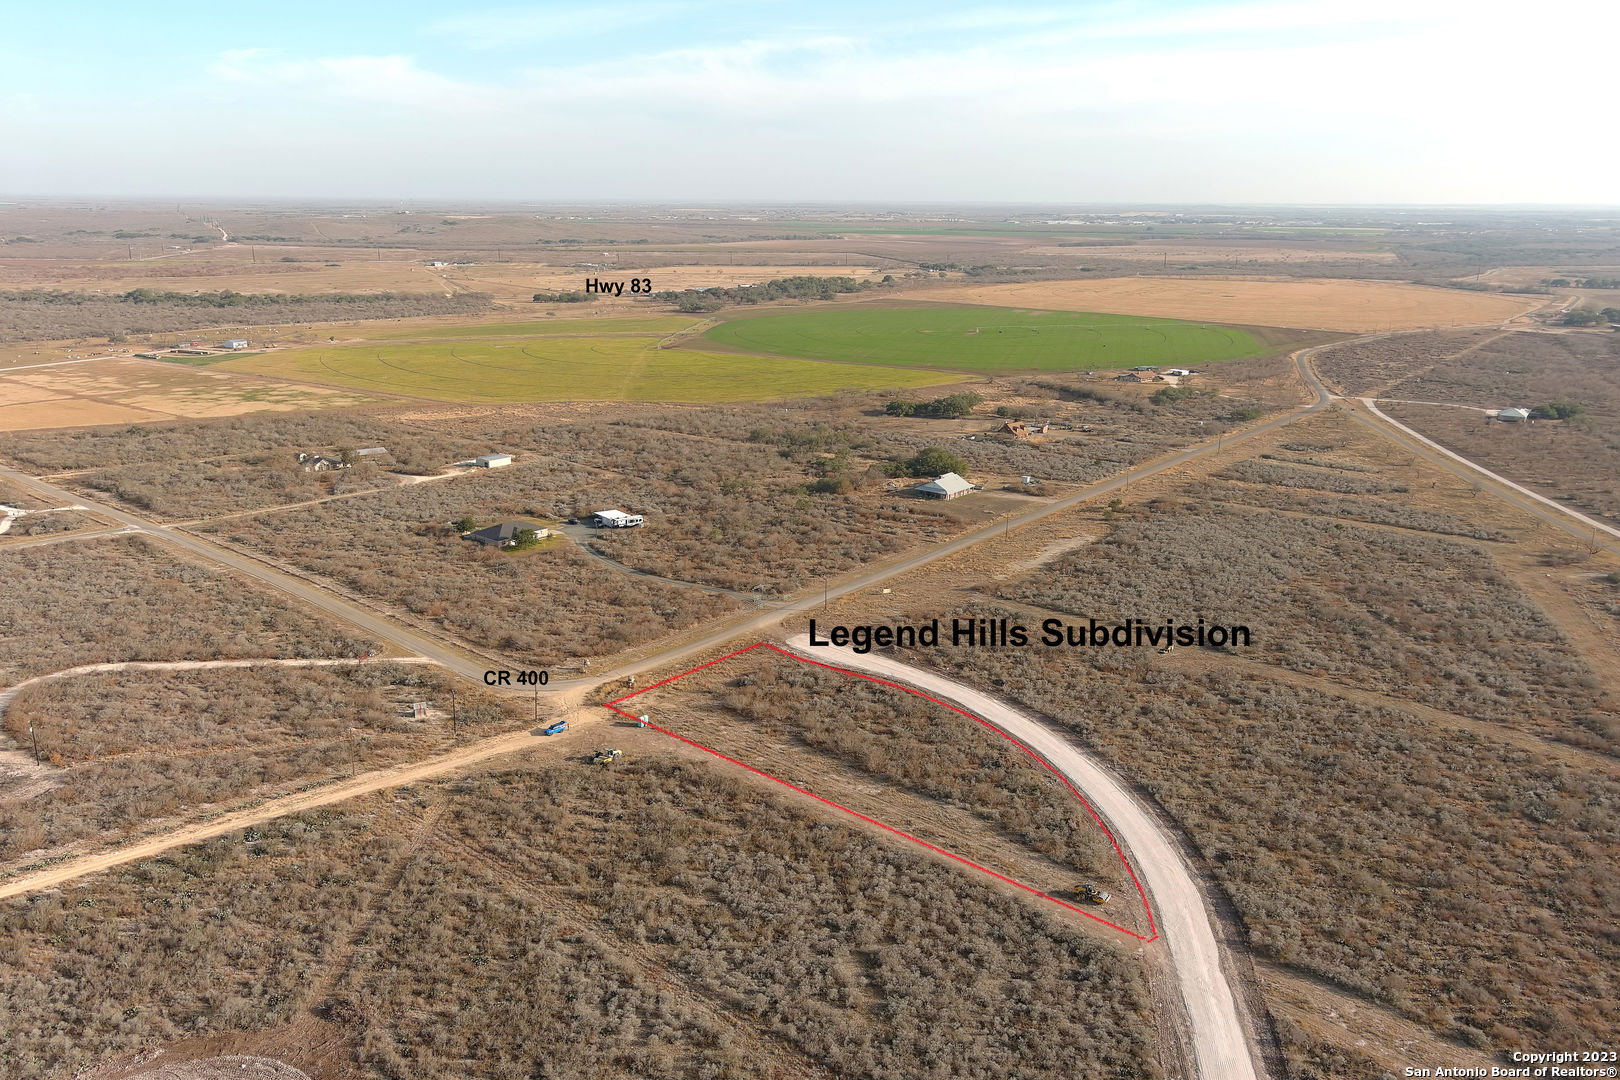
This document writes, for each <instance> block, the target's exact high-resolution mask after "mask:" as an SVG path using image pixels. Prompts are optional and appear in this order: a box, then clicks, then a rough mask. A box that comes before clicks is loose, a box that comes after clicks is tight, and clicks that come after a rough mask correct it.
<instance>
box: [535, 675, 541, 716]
mask: <svg viewBox="0 0 1620 1080" xmlns="http://www.w3.org/2000/svg"><path fill="white" fill-rule="evenodd" d="M534 722H535V723H537V724H538V723H539V722H540V684H539V683H535V684H534Z"/></svg>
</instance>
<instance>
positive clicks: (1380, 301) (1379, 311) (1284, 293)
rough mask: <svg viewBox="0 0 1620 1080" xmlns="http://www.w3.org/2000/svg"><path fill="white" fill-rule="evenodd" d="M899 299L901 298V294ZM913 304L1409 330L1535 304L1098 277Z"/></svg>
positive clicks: (925, 295) (1385, 291) (1297, 284)
mask: <svg viewBox="0 0 1620 1080" xmlns="http://www.w3.org/2000/svg"><path fill="white" fill-rule="evenodd" d="M901 295H906V294H901ZM911 295H913V296H915V297H916V298H917V299H920V300H934V301H950V302H953V303H959V304H991V305H994V306H996V307H1014V308H1030V309H1053V308H1055V309H1057V310H1060V311H1104V312H1113V313H1118V314H1123V315H1156V316H1161V317H1165V318H1176V319H1194V320H1206V319H1207V320H1215V321H1220V322H1227V323H1244V324H1253V325H1256V326H1287V327H1297V328H1300V329H1311V330H1344V331H1354V332H1361V333H1365V332H1368V331H1374V330H1416V329H1423V328H1429V327H1443V326H1469V325H1474V324H1479V323H1499V322H1502V321H1504V320H1507V319H1511V318H1513V317H1514V316H1517V315H1522V314H1524V313H1525V312H1526V311H1529V310H1530V309H1531V308H1533V307H1536V306H1538V304H1539V303H1540V301H1539V300H1527V299H1521V298H1510V297H1505V296H1492V295H1487V294H1482V293H1468V292H1456V291H1452V290H1449V289H1436V288H1430V287H1427V286H1422V285H1400V284H1394V283H1391V282H1383V281H1339V280H1320V279H1319V280H1302V281H1282V280H1277V281H1270V280H1255V279H1252V278H1241V279H1240V278H1134V277H1132V278H1105V279H1103V280H1101V281H1041V282H1029V283H1027V284H1022V283H1020V284H1013V285H986V286H983V287H980V288H967V289H949V290H947V289H931V290H928V291H926V292H916V293H913V294H911Z"/></svg>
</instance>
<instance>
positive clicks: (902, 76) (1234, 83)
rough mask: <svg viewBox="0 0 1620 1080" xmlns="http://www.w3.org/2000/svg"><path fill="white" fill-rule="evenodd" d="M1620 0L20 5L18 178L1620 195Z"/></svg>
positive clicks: (499, 186) (32, 181) (16, 5)
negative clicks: (1618, 131)
mask: <svg viewBox="0 0 1620 1080" xmlns="http://www.w3.org/2000/svg"><path fill="white" fill-rule="evenodd" d="M1616 40H1620V4H1617V3H1614V2H1613V0H1572V2H1561V3H1558V4H1549V5H1539V6H1538V5H1527V4H1523V3H1516V4H1509V3H1503V2H1499V0H1332V2H1316V0H1307V2H1300V0H1199V2H1187V0H1182V2H1173V0H1161V2H1103V3H1093V2H1085V0H1074V2H1069V3H1060V4H1052V3H1047V2H1044V0H1029V2H1025V3H1017V4H999V5H986V4H980V3H953V2H950V0H937V2H933V3H909V2H900V0H896V2H890V3H882V2H873V0H867V2H865V3H846V2H841V0H833V2H820V3H804V2H799V3H773V2H770V0H751V2H747V3H732V2H702V0H668V2H663V3H649V2H645V0H619V2H616V3H590V2H586V0H580V2H573V3H540V4H507V5H502V6H493V7H481V6H478V5H477V4H476V3H473V4H470V5H468V6H465V7H462V8H460V9H459V10H458V9H457V8H456V7H454V6H453V5H448V4H444V3H442V2H439V3H420V2H415V0H391V2H389V3H386V4H383V3H370V2H365V0H337V2H333V0H327V2H325V3H310V2H306V0H285V2H280V3H274V4H271V3H252V2H249V3H244V4H220V3H218V2H217V0H212V2H210V3H207V4H202V3H195V4H193V3H164V2H161V0H148V2H143V3H139V4H131V3H127V2H123V0H118V2H112V3H89V2H74V0H57V2H53V3H49V4H39V3H31V4H24V3H22V2H21V0H0V193H6V194H20V195H101V196H162V195H184V196H221V197H237V198H288V199H300V198H334V199H356V200H379V201H387V200H408V199H426V200H432V199H464V200H477V199H484V200H515V201H524V202H559V201H607V200H632V201H644V202H664V203H671V202H673V203H691V202H763V203H775V202H821V203H842V202H855V203H895V204H917V203H931V202H934V203H937V202H945V203H1024V202H1036V203H1058V204H1069V205H1083V204H1092V203H1229V204H1230V203H1251V204H1252V203H1536V204H1557V203H1576V204H1603V205H1613V204H1616V203H1620V139H1617V138H1616V137H1615V136H1614V134H1613V132H1612V128H1611V127H1610V125H1609V123H1608V121H1609V119H1610V116H1609V113H1610V109H1609V107H1608V106H1610V105H1612V103H1613V95H1614V84H1613V80H1612V77H1611V76H1610V72H1611V71H1612V66H1613V55H1612V50H1613V42H1615V41H1616Z"/></svg>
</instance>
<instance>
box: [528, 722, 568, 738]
mask: <svg viewBox="0 0 1620 1080" xmlns="http://www.w3.org/2000/svg"><path fill="white" fill-rule="evenodd" d="M567 730H568V721H566V720H559V721H557V722H556V723H555V724H552V725H551V726H550V727H547V728H540V729H538V730H537V731H535V734H536V735H561V734H562V733H563V732H565V731H567Z"/></svg>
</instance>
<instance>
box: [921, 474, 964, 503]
mask: <svg viewBox="0 0 1620 1080" xmlns="http://www.w3.org/2000/svg"><path fill="white" fill-rule="evenodd" d="M976 490H978V485H977V484H973V483H969V482H968V481H966V480H964V479H962V478H961V477H960V476H957V475H956V474H955V473H953V472H948V473H946V474H945V475H944V476H941V477H939V478H938V479H935V480H930V481H928V483H926V484H919V485H917V494H919V495H921V496H923V497H924V498H927V499H958V498H961V497H962V496H963V495H966V494H967V493H968V492H970V491H976Z"/></svg>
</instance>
